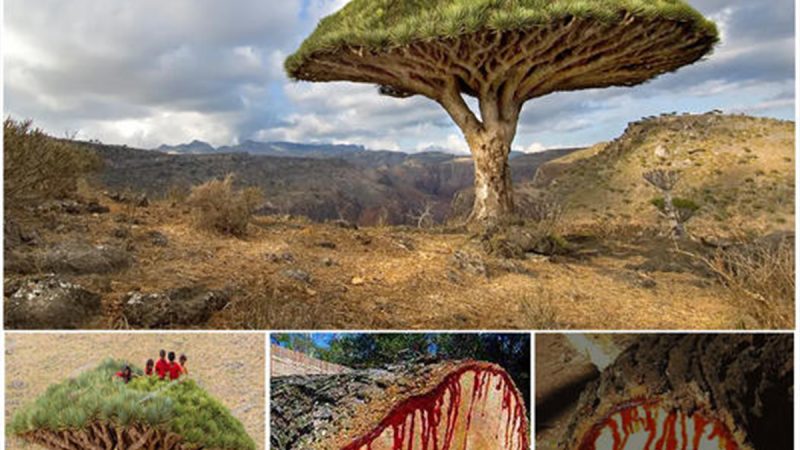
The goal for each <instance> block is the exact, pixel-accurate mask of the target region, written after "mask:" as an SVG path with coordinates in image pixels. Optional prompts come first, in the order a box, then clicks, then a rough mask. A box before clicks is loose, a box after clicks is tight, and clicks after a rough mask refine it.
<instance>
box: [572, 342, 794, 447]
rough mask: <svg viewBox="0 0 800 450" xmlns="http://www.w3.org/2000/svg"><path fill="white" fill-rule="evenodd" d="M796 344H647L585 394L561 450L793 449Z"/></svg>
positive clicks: (631, 350) (625, 355) (631, 351)
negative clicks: (794, 346) (794, 345)
mask: <svg viewBox="0 0 800 450" xmlns="http://www.w3.org/2000/svg"><path fill="white" fill-rule="evenodd" d="M793 350H794V348H793V343H792V336H791V335H779V334H773V335H757V334H755V335H754V334H714V335H710V334H705V335H704V334H688V335H676V334H666V335H645V336H643V337H641V338H640V339H639V340H638V341H637V342H636V343H635V344H633V346H632V347H630V348H629V349H628V350H626V351H625V352H624V353H622V354H621V355H620V356H619V357H618V358H617V360H616V361H615V362H614V363H613V364H612V365H611V366H609V367H608V368H606V369H605V371H603V373H602V374H601V376H600V378H599V379H597V380H595V381H593V382H592V383H590V384H589V385H588V386H587V387H586V389H585V390H584V391H583V393H582V394H581V397H580V400H579V401H578V405H577V406H576V407H575V412H574V414H573V416H572V418H571V421H570V424H569V426H568V427H567V431H566V433H565V436H564V437H563V440H562V442H561V445H559V448H562V449H565V450H641V449H650V450H762V449H790V448H792V438H793V436H792V434H793V432H792V429H793V426H794V419H793V413H792V411H793V405H792V399H793V394H792V393H793V384H794V370H793V366H794V356H793V354H794V352H793Z"/></svg>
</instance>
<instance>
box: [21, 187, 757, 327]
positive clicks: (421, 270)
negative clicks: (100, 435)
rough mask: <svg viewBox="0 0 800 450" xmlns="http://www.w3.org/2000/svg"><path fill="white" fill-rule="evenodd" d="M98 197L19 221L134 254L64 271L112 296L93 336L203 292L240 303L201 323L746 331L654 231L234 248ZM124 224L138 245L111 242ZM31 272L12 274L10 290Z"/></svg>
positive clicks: (313, 240)
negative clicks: (143, 300)
mask: <svg viewBox="0 0 800 450" xmlns="http://www.w3.org/2000/svg"><path fill="white" fill-rule="evenodd" d="M101 201H102V203H103V204H106V205H108V206H109V207H110V208H111V212H110V213H107V214H89V215H86V214H84V215H67V214H59V215H55V216H49V217H48V216H41V217H33V218H28V219H27V220H25V221H22V222H23V223H25V225H24V226H25V227H28V228H29V229H35V230H36V231H37V233H38V234H39V235H40V236H41V238H40V241H41V243H39V245H38V247H36V248H32V249H30V250H26V251H31V252H36V251H39V250H38V249H41V248H46V247H47V246H48V245H54V244H60V243H63V242H70V241H84V242H89V243H90V244H93V245H113V246H120V247H123V248H127V249H128V251H130V253H131V254H132V256H133V258H134V263H133V264H132V266H131V267H130V268H126V269H122V270H120V271H117V272H113V273H108V274H89V275H63V276H64V277H65V278H67V279H69V280H70V281H73V282H77V283H79V284H81V285H82V286H83V287H85V288H87V289H89V290H91V291H94V292H97V293H99V294H101V295H102V298H103V311H104V313H103V315H102V317H99V318H98V319H97V320H95V321H94V322H93V323H91V324H90V327H91V328H125V327H126V326H127V325H126V321H125V318H124V317H123V315H122V307H121V303H122V299H123V297H124V296H125V294H126V293H128V292H131V291H134V290H141V291H143V292H146V293H147V292H162V291H165V290H168V289H173V288H180V287H186V286H194V285H198V284H200V285H203V286H205V287H207V288H210V289H228V290H229V291H231V292H233V296H232V298H231V302H230V304H229V305H228V306H227V307H226V308H224V309H223V310H222V311H221V312H219V313H217V314H215V315H214V316H213V317H212V318H211V320H210V321H209V322H208V323H203V324H196V325H195V326H196V327H197V328H219V329H238V328H254V329H266V328H272V329H383V328H389V329H546V328H576V329H729V328H739V327H741V326H742V324H743V323H745V324H746V323H747V322H746V317H747V316H746V311H742V310H741V309H740V308H738V307H737V305H736V303H735V302H733V301H730V300H728V299H727V296H726V292H725V289H724V288H723V286H722V285H721V284H719V283H718V282H717V281H716V279H715V278H714V277H713V276H712V275H710V274H708V273H707V272H704V271H703V270H702V268H700V267H698V265H697V263H696V262H695V261H692V260H690V259H687V258H686V257H685V256H682V255H680V254H677V253H676V252H675V251H674V248H673V246H674V244H673V243H672V242H671V241H670V240H669V239H666V238H659V237H655V236H651V235H650V234H648V233H645V232H635V233H633V232H632V233H631V234H627V235H621V236H619V237H615V238H603V239H601V238H599V237H596V236H592V235H589V236H588V237H587V235H586V233H585V232H584V233H583V235H581V236H573V237H568V238H569V239H570V241H571V243H572V244H571V245H572V251H571V252H570V254H568V255H566V256H553V257H543V256H532V257H530V258H527V259H515V260H511V259H500V258H494V257H490V256H487V255H486V254H485V253H484V252H481V251H480V249H477V250H476V249H475V245H474V241H475V239H474V236H471V235H470V234H468V233H466V232H464V231H458V230H442V229H434V230H418V229H413V228H407V227H370V228H361V229H357V230H355V229H349V228H344V227H341V226H337V225H335V224H314V223H310V222H308V221H306V220H303V219H287V218H276V217H258V218H257V219H256V220H255V222H254V223H253V224H251V225H250V228H249V230H248V235H247V237H245V238H243V239H238V238H232V237H225V236H221V235H218V234H216V233H213V232H211V231H203V230H200V229H198V228H197V227H196V226H195V223H194V220H193V216H192V214H191V212H190V211H189V210H188V208H186V207H183V206H181V205H173V204H169V203H168V202H156V203H153V204H151V205H150V206H148V207H142V208H136V209H135V210H131V209H130V208H129V206H127V205H123V204H117V203H114V202H111V201H110V200H108V199H102V198H101ZM132 223H133V224H132ZM120 228H125V229H127V230H128V231H127V234H128V235H129V237H126V238H122V239H120V238H117V237H115V235H117V234H119V229H120ZM633 228H635V227H633ZM153 231H157V232H159V233H161V234H163V235H164V236H166V238H167V240H168V243H167V245H166V246H159V245H154V244H153V243H152V242H151V240H152V239H151V237H150V236H151V235H150V233H151V232H153ZM458 251H466V252H467V253H468V254H469V255H473V256H471V257H474V258H477V261H478V263H477V264H478V265H479V266H480V267H481V269H480V270H474V268H466V269H465V268H464V267H459V264H457V263H455V262H454V258H455V256H454V255H455V254H456V252H458ZM483 272H485V273H483ZM29 276H31V274H25V275H20V274H14V273H9V272H7V273H6V286H7V289H6V291H7V294H6V295H8V292H9V291H10V290H11V291H13V283H16V282H18V281H19V280H22V279H25V278H26V277H29ZM9 288H11V289H9ZM176 327H178V326H176ZM180 328H185V327H184V326H180Z"/></svg>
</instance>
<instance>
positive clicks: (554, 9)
mask: <svg viewBox="0 0 800 450" xmlns="http://www.w3.org/2000/svg"><path fill="white" fill-rule="evenodd" d="M625 13H630V14H634V15H636V16H638V17H642V18H648V19H650V18H661V19H665V20H674V21H681V22H689V23H691V24H693V25H694V27H695V28H696V29H697V30H698V31H700V32H702V33H705V34H706V35H708V36H710V37H713V38H716V37H717V36H718V33H717V29H716V26H715V25H714V23H713V22H711V21H708V20H706V19H705V18H704V17H703V16H702V15H701V14H700V13H699V12H697V11H696V10H695V9H693V8H692V7H691V6H689V5H688V4H687V3H686V2H684V1H682V0H353V1H351V2H350V3H348V4H347V5H346V6H345V7H344V8H342V9H341V10H340V11H338V12H337V13H335V14H333V15H331V16H328V17H326V18H324V19H323V20H322V21H320V23H319V26H318V27H317V29H316V30H315V31H314V33H312V34H311V36H309V37H308V39H306V41H305V42H303V44H302V45H301V47H300V49H299V50H298V51H297V52H296V53H295V54H293V55H291V56H290V57H289V58H288V59H287V60H286V70H287V71H288V72H289V74H290V75H292V74H293V73H294V72H295V71H296V70H297V69H299V68H300V67H301V66H302V65H303V63H304V62H305V61H306V60H307V59H308V58H310V57H312V55H314V54H315V53H318V52H333V51H336V50H339V49H342V48H344V47H347V46H363V47H367V48H371V49H383V48H388V47H393V46H402V45H406V44H409V43H411V42H415V41H424V40H429V39H437V38H452V37H457V36H460V35H464V34H468V33H474V32H477V31H482V30H500V31H507V30H521V29H527V28H530V27H533V26H536V25H541V24H546V23H552V22H555V21H558V20H562V19H564V18H567V17H580V18H585V19H593V20H598V21H602V22H607V23H610V22H614V21H617V20H619V19H620V18H621V17H622V16H623V15H624V14H625Z"/></svg>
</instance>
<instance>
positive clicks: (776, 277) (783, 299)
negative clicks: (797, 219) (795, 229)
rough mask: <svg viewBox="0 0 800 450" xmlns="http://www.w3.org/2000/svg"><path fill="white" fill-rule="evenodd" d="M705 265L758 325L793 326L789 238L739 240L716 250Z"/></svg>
mask: <svg viewBox="0 0 800 450" xmlns="http://www.w3.org/2000/svg"><path fill="white" fill-rule="evenodd" d="M708 265H709V266H710V267H711V269H712V270H713V271H714V272H715V273H716V274H717V275H718V276H719V278H720V280H721V281H722V282H723V283H724V284H725V286H726V287H727V288H728V289H729V290H730V292H731V294H732V296H733V298H734V299H735V300H736V301H737V302H738V303H740V304H741V305H742V308H743V309H744V310H745V311H747V312H748V313H749V314H750V315H752V316H753V317H754V318H755V319H756V321H757V322H758V324H759V328H764V329H789V328H794V297H795V265H794V239H793V238H788V237H777V238H774V237H768V238H759V239H752V240H747V241H742V242H740V243H739V244H737V245H734V246H732V247H730V248H728V249H724V250H723V249H720V250H718V251H717V252H716V253H715V254H714V255H713V256H712V257H711V258H710V259H709V261H708Z"/></svg>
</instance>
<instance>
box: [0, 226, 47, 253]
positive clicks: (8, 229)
mask: <svg viewBox="0 0 800 450" xmlns="http://www.w3.org/2000/svg"><path fill="white" fill-rule="evenodd" d="M3 233H4V236H5V237H4V240H3V248H5V249H9V248H13V247H18V246H20V245H27V246H31V247H35V246H37V245H39V244H40V243H41V237H40V236H39V232H38V231H36V230H35V229H30V228H25V227H23V226H22V225H20V224H19V223H18V222H16V221H14V220H12V219H6V221H5V223H4V224H3Z"/></svg>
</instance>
